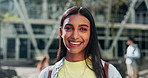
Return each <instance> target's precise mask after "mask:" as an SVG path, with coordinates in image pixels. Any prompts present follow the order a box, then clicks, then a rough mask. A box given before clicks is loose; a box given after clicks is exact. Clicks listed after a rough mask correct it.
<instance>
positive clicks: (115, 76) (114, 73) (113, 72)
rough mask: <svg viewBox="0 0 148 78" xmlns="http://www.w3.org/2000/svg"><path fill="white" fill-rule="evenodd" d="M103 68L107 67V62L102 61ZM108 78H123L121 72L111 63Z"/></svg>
mask: <svg viewBox="0 0 148 78" xmlns="http://www.w3.org/2000/svg"><path fill="white" fill-rule="evenodd" d="M102 64H103V67H104V66H105V61H103V60H102ZM108 77H109V78H122V77H121V75H120V73H119V71H118V70H117V69H116V68H115V67H114V66H113V65H112V64H110V63H109V67H108Z"/></svg>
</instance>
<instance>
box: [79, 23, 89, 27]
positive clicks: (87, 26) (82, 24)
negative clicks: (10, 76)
mask: <svg viewBox="0 0 148 78" xmlns="http://www.w3.org/2000/svg"><path fill="white" fill-rule="evenodd" d="M79 26H86V27H88V25H86V24H81V25H79Z"/></svg>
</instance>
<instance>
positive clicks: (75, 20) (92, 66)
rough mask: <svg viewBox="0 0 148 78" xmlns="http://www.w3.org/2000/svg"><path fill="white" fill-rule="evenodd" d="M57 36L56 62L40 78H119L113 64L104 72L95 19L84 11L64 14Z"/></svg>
mask: <svg viewBox="0 0 148 78" xmlns="http://www.w3.org/2000/svg"><path fill="white" fill-rule="evenodd" d="M59 33H60V38H59V50H58V54H57V61H58V62H57V63H56V64H55V65H53V66H49V67H47V68H45V69H44V70H43V71H42V72H41V74H40V75H39V78H121V75H120V74H119V72H118V71H117V70H116V68H115V67H114V66H113V65H111V64H109V65H108V67H107V71H106V70H105V69H104V66H105V62H104V61H103V60H101V56H100V55H101V54H100V51H99V46H98V40H97V34H96V27H95V23H94V19H93V17H92V15H91V13H90V12H89V11H88V10H87V9H86V8H83V7H72V8H70V9H68V10H67V11H65V13H64V14H63V16H62V19H61V24H60V28H59Z"/></svg>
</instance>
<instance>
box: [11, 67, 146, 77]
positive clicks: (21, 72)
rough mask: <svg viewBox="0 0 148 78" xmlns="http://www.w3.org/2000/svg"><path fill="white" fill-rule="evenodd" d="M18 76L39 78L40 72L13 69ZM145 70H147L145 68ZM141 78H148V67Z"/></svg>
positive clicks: (18, 68)
mask: <svg viewBox="0 0 148 78" xmlns="http://www.w3.org/2000/svg"><path fill="white" fill-rule="evenodd" d="M13 68H14V69H15V70H16V72H17V74H18V76H20V77H21V78H38V75H39V73H40V72H39V71H38V70H37V68H36V67H13ZM143 68H145V67H144V66H143ZM139 76H140V77H139V78H148V67H147V66H146V68H145V69H140V70H139Z"/></svg>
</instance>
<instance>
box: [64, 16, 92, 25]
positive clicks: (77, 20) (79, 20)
mask: <svg viewBox="0 0 148 78" xmlns="http://www.w3.org/2000/svg"><path fill="white" fill-rule="evenodd" d="M67 23H72V24H87V25H90V21H89V20H88V19H87V18H86V17H84V16H82V15H80V14H75V15H70V16H68V17H67V18H66V19H65V20H64V24H67Z"/></svg>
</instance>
